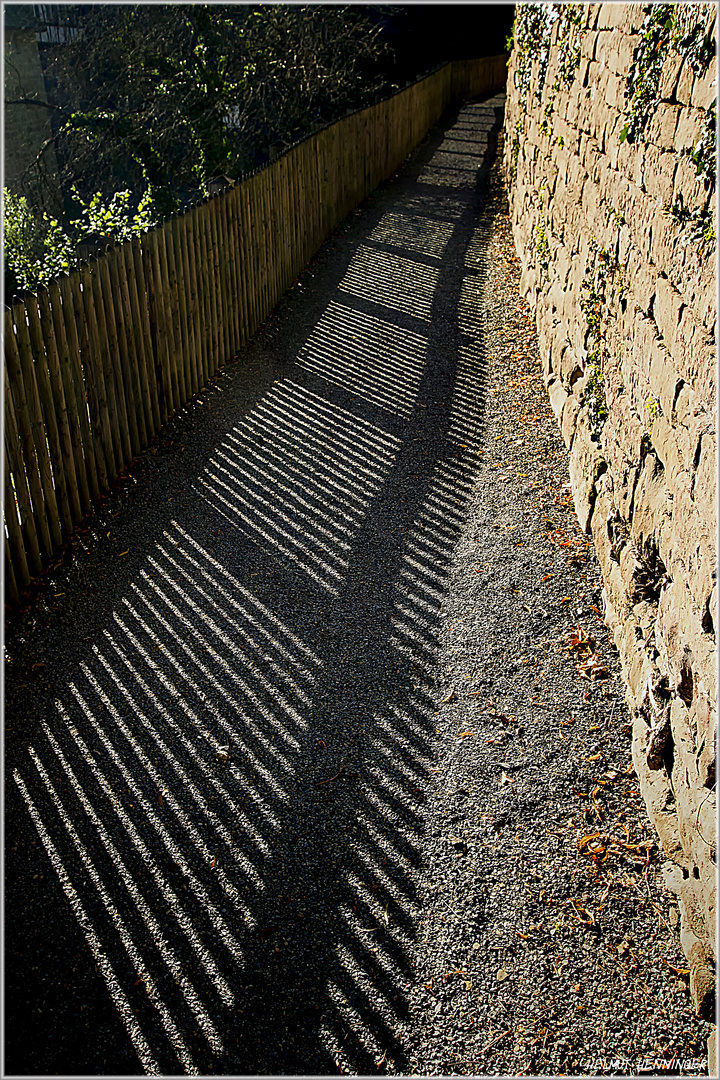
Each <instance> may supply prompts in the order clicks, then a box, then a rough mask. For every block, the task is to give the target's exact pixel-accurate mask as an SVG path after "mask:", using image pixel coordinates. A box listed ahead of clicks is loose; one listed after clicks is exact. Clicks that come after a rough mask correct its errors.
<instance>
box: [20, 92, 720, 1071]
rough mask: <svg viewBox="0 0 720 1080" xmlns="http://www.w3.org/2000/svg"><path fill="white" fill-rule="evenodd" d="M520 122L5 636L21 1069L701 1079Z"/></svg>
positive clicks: (342, 247)
mask: <svg viewBox="0 0 720 1080" xmlns="http://www.w3.org/2000/svg"><path fill="white" fill-rule="evenodd" d="M502 115H503V99H502V97H497V98H494V99H491V100H488V101H485V102H483V103H475V104H470V105H466V106H464V107H463V108H462V109H461V110H460V111H459V113H458V114H457V115H456V116H454V117H452V118H451V119H449V120H448V119H447V118H446V120H445V121H444V122H443V124H441V125H440V126H438V128H436V129H435V130H434V131H433V132H431V133H430V135H429V136H428V138H427V139H426V141H425V143H424V144H423V146H422V147H421V148H420V149H419V150H418V152H417V153H416V154H414V155H413V156H412V157H411V158H410V159H409V160H408V162H407V163H406V165H405V167H404V169H403V170H402V172H401V173H400V174H399V175H398V177H396V178H395V179H394V181H393V182H391V183H389V184H387V185H384V186H383V187H382V188H381V189H379V190H378V191H377V192H375V193H374V194H373V196H372V197H371V198H370V199H369V200H368V201H367V202H366V203H365V204H364V205H363V207H361V208H360V209H359V210H358V211H356V212H355V213H354V214H352V215H351V216H350V217H349V218H348V220H347V221H346V222H345V223H344V224H343V226H342V227H341V228H340V229H339V230H338V231H337V233H336V234H335V235H334V237H333V238H331V240H330V241H329V242H328V243H327V244H326V245H325V246H324V248H323V249H322V251H321V252H320V253H319V255H318V257H317V258H316V259H315V260H313V263H312V264H311V266H310V267H309V268H308V269H307V270H306V271H305V272H304V273H303V275H302V276H301V277H300V279H299V281H298V283H297V285H296V287H295V288H294V289H293V290H292V291H291V293H290V294H289V295H288V296H287V297H286V298H285V299H284V300H283V302H282V303H281V304H280V306H279V307H278V309H277V310H276V312H275V313H274V315H273V317H272V318H271V319H270V320H269V321H268V323H267V324H266V326H265V327H264V328H263V330H262V332H261V333H260V334H259V335H258V338H257V340H256V341H255V342H254V343H253V344H252V345H251V346H249V347H248V348H247V349H245V350H244V351H243V353H242V355H241V356H240V358H239V360H238V362H237V363H234V364H232V365H229V366H228V368H227V369H226V371H225V373H224V374H223V375H222V376H221V377H219V378H218V379H217V380H216V381H215V383H214V384H213V385H212V386H210V387H208V388H206V389H205V390H204V391H203V392H202V393H201V395H200V396H199V398H198V399H197V400H196V401H195V402H193V403H192V404H191V405H190V406H189V407H188V408H187V409H186V410H185V411H184V413H183V414H182V415H181V416H180V417H178V418H177V419H176V420H175V421H174V422H173V423H172V424H171V425H170V426H169V428H168V430H167V432H166V433H165V435H164V436H163V438H162V439H161V440H160V441H159V443H158V444H157V446H156V447H154V448H153V451H154V452H150V453H148V454H146V455H145V456H144V457H143V458H142V459H140V460H139V461H138V462H137V463H135V465H134V466H133V468H132V469H131V470H130V476H129V477H128V479H127V485H126V488H125V489H124V491H123V492H121V493H120V494H119V495H117V496H114V497H113V498H112V499H111V500H109V501H108V504H107V507H106V509H105V510H104V511H103V513H102V514H100V515H98V517H97V518H96V519H95V520H94V522H93V523H92V535H88V536H87V537H86V538H85V539H83V538H82V537H81V538H80V542H79V543H78V545H77V558H76V559H75V560H74V561H72V562H68V563H67V564H66V565H65V566H60V567H58V568H57V569H56V571H54V572H53V574H51V575H50V578H49V581H48V584H47V585H46V586H45V588H44V590H43V591H42V592H41V594H40V596H39V598H38V600H37V602H36V604H35V605H34V606H33V608H32V610H31V611H29V612H28V613H26V615H25V616H24V617H23V619H22V620H21V621H20V623H19V624H18V625H17V626H16V627H14V628H13V629H12V630H11V632H10V633H9V636H8V655H9V658H8V665H7V666H8V671H9V674H8V676H7V682H6V692H7V711H6V718H7V734H6V752H7V760H6V873H7V885H6V927H5V944H6V980H7V985H6V993H7V997H6V1003H7V1004H6V1032H7V1046H6V1054H7V1058H6V1074H7V1075H14V1074H33V1073H60V1074H63V1073H64V1074H73V1073H75V1074H78V1073H79V1074H83V1075H94V1074H100V1073H105V1074H113V1075H137V1074H139V1073H140V1074H141V1073H151V1074H160V1075H178V1074H200V1075H205V1074H211V1073H212V1074H217V1075H243V1074H244V1075H255V1074H285V1075H308V1074H310V1075H317V1074H320V1075H326V1074H337V1073H339V1072H346V1073H354V1074H363V1075H375V1074H382V1073H395V1074H397V1073H405V1074H408V1073H413V1072H415V1073H445V1074H447V1073H476V1074H477V1073H479V1072H494V1073H505V1074H516V1073H522V1072H526V1073H530V1072H535V1071H542V1072H545V1073H554V1072H558V1071H562V1072H565V1073H575V1074H586V1075H587V1074H593V1073H599V1072H602V1071H612V1068H611V1067H608V1068H607V1069H606V1068H605V1066H604V1064H603V1060H602V1059H603V1056H604V1058H606V1059H608V1060H609V1059H610V1058H611V1057H616V1058H617V1057H623V1056H626V1057H627V1058H628V1059H629V1060H632V1061H633V1062H635V1063H636V1064H635V1066H634V1067H637V1063H638V1062H640V1061H641V1060H642V1059H643V1058H652V1057H653V1056H657V1057H663V1058H667V1057H668V1056H672V1055H673V1054H680V1055H682V1056H683V1058H684V1059H688V1060H689V1059H690V1058H693V1059H696V1060H697V1061H700V1059H701V1057H702V1054H701V1048H702V1041H701V1040H702V1034H703V1032H702V1030H701V1026H700V1025H699V1024H698V1023H697V1022H696V1021H695V1020H694V1019H693V1017H692V1014H691V1011H690V1009H689V1005H688V1003H687V992H686V987H685V984H684V982H683V981H682V976H681V975H677V974H673V965H674V967H675V968H676V969H677V968H681V966H682V964H681V960H680V957H681V954H680V952H679V950H678V947H677V942H676V940H675V939H674V938H673V932H672V926H671V925H668V919H669V918H670V917H669V916H668V912H669V910H670V909H669V900H668V898H667V896H664V895H662V894H661V892H660V891H659V886H658V883H657V878H658V869H657V866H656V855H657V853H656V849H654V847H653V838H652V834H651V833H650V831H649V830H648V829H647V828H646V826H645V825H644V824H643V814H642V810H641V807H640V803H639V798H638V796H637V792H636V791H634V787H633V780H632V776H631V775H630V774H629V773H628V772H626V771H625V770H626V768H627V764H628V762H629V760H630V759H629V740H628V738H627V731H624V730H623V725H624V724H625V722H626V717H625V714H624V709H623V705H622V693H621V686H620V682H619V679H618V677H617V672H616V670H615V666H614V660H613V657H612V653H611V650H610V649H609V648H608V647H607V645H606V644H605V641H606V634H605V632H604V630H603V628H602V624H601V622H600V620H599V618H598V614H599V606H600V604H601V600H600V593H599V582H598V579H597V572H596V569H595V564H594V561H593V559H592V556H591V554H590V553H589V551H588V545H587V542H586V541H585V540H584V539H583V538H582V537H581V536H580V535H579V533H578V530H577V527H576V526H575V525H574V523H573V517H572V500H571V497H570V495H569V488H568V481H567V468H566V465H565V459H564V457H563V453H564V452H563V450H562V444H561V442H560V439H559V436H558V434H557V432H556V429H555V425H554V421H553V419H552V415H551V413H550V411H549V406H548V405H547V403H546V402H545V400H544V397H543V396H542V391H541V388H540V380H539V372H538V365H537V359H536V353H535V349H536V346H535V343H534V337H533V333H532V327H531V322H530V319H529V317H528V315H527V311H526V309H525V308H524V306H523V304H522V302H521V301H520V300H519V296H518V292H517V268H516V266H515V265H514V263H513V261H512V256H511V254H510V252H509V238H508V232H507V219H506V216H504V214H503V209H502V198H501V195H500V192H499V189H498V177H497V175H496V174H495V179H494V181H493V182H494V188H493V192H494V194H493V195H492V198H490V199H488V192H489V190H490V184H491V178H492V176H493V174H492V173H491V164H492V160H493V157H494V153H495V148H496V143H497V138H498V135H499V131H500V128H501V124H502ZM506 324H507V325H506ZM579 626H582V627H584V628H585V629H584V630H583V634H585V637H583V636H582V634H580V633H579V632H578V631H577V627H579ZM573 628H575V630H574V629H573ZM573 634H575V638H576V640H575V644H574V645H573V640H574V639H573ZM593 635H594V637H595V638H596V639H597V640H594V639H593ZM583 663H585V665H586V671H585V674H588V673H590V674H593V675H598V676H599V677H598V678H597V679H593V680H590V679H587V678H585V679H583V678H581V674H582V672H580V673H578V666H579V665H582V664H583ZM593 665H594V668H593ZM593 788H595V792H594V794H592V795H591V792H593ZM623 822H624V823H625V826H626V828H625V830H624V831H623V827H622V823H623ZM616 826H617V828H616ZM611 829H612V830H614V831H613V836H615V837H616V838H617V837H621V838H623V837H624V839H625V842H626V847H625V848H622V847H621V846H618V845H615V846H613V844H612V843H611V841H610V840H609V839H605V840H603V841H600V843H601V845H602V846H603V855H604V857H605V861H606V864H603V865H600V864H599V863H598V862H597V861H594V860H593V859H592V857H590V855H589V853H588V851H587V850H586V849H584V848H583V846H582V843H581V844H580V847H578V843H577V840H578V838H582V837H583V835H588V834H596V833H600V834H603V835H606V834H609V833H610V831H611ZM618 830H619V831H618ZM663 965H664V966H663ZM615 1071H617V1070H615ZM620 1071H625V1070H622V1069H621V1070H620ZM680 1071H689V1072H693V1071H694V1072H700V1071H702V1070H701V1068H699V1067H697V1063H696V1064H695V1066H694V1067H693V1066H692V1065H691V1066H690V1067H689V1068H685V1066H683V1069H681V1070H680Z"/></svg>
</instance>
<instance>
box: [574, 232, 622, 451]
mask: <svg viewBox="0 0 720 1080" xmlns="http://www.w3.org/2000/svg"><path fill="white" fill-rule="evenodd" d="M624 291H625V282H624V279H623V273H622V270H621V268H620V266H619V264H618V261H617V259H616V258H615V255H614V254H613V252H611V251H609V250H608V249H607V248H604V247H601V246H600V244H599V243H598V241H597V240H596V239H595V237H593V238H592V239H591V241H590V248H589V251H588V256H587V267H586V270H585V276H584V278H583V281H582V284H581V286H580V310H581V311H582V313H583V315H584V316H585V324H586V327H587V330H586V334H585V347H586V349H587V362H586V369H587V371H588V380H587V382H586V384H585V389H584V391H583V402H584V404H585V405H586V406H587V410H588V425H589V428H590V435H591V437H592V439H593V440H594V442H599V441H600V433H601V432H602V429H603V426H604V424H605V421H606V420H607V416H608V410H607V401H606V399H605V385H604V370H605V352H606V345H605V339H606V335H607V320H608V314H609V312H610V309H611V306H612V305H613V304H614V302H615V301H616V300H618V301H619V300H620V299H621V298H622V296H623V293H624Z"/></svg>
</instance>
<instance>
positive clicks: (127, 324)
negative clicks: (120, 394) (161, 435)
mask: <svg viewBox="0 0 720 1080" xmlns="http://www.w3.org/2000/svg"><path fill="white" fill-rule="evenodd" d="M129 249H130V245H129V244H128V243H125V244H122V245H121V246H119V247H117V248H116V249H115V251H114V253H113V254H114V255H115V258H114V259H113V261H112V264H111V266H110V277H111V279H112V282H113V292H114V294H115V310H116V318H117V321H118V325H119V326H120V327H122V330H121V335H120V347H121V349H122V350H123V351H124V354H125V356H126V357H127V360H126V365H125V366H126V371H127V375H126V379H127V387H128V390H127V394H126V401H127V402H128V403H129V402H130V401H131V400H132V403H133V407H132V411H131V416H130V417H129V420H130V449H131V451H132V456H133V457H137V455H138V454H139V453H140V451H141V450H142V449H143V448H144V447H145V446H147V443H148V439H147V428H146V425H145V410H144V407H143V393H142V390H141V388H140V368H139V364H138V357H137V342H136V335H135V329H136V327H135V316H134V315H133V311H132V306H131V303H130V283H129V282H128V277H127V269H126V258H127V253H128V251H129ZM138 329H139V326H138Z"/></svg>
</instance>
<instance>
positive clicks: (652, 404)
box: [645, 398, 663, 423]
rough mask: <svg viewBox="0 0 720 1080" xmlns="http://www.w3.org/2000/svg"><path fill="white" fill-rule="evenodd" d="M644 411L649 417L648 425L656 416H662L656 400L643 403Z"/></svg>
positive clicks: (652, 399)
mask: <svg viewBox="0 0 720 1080" xmlns="http://www.w3.org/2000/svg"><path fill="white" fill-rule="evenodd" d="M645 411H646V413H647V414H648V416H649V417H650V423H652V421H653V420H654V419H655V417H656V416H662V414H663V412H662V409H661V407H660V402H659V401H658V399H657V398H650V400H649V401H648V402H646V403H645Z"/></svg>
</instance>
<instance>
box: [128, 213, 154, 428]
mask: <svg viewBox="0 0 720 1080" xmlns="http://www.w3.org/2000/svg"><path fill="white" fill-rule="evenodd" d="M145 236H147V233H145V234H144V235H143V237H142V240H141V238H140V237H139V236H133V238H132V240H131V242H130V253H129V257H130V259H131V263H129V264H128V269H129V266H130V265H132V274H131V276H130V278H131V280H132V282H133V284H134V286H135V298H136V300H137V310H138V315H139V317H140V327H141V333H140V334H139V335H138V340H141V342H142V349H141V351H140V352H139V353H138V359H139V360H140V359H142V366H141V368H140V385H141V386H142V387H143V388H145V387H147V390H148V397H147V399H146V410H145V421H146V423H147V428H148V436H149V438H151V439H152V438H154V437H155V434H156V433H157V431H158V430H159V428H160V424H161V419H160V400H159V396H158V383H157V378H156V374H155V355H154V352H153V338H152V328H151V325H150V301H149V286H148V280H147V274H146V270H147V266H146V262H145V259H144V257H143V247H142V242H143V241H144V239H145ZM126 262H127V260H126ZM132 298H133V289H132V286H131V289H130V299H131V302H132Z"/></svg>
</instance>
